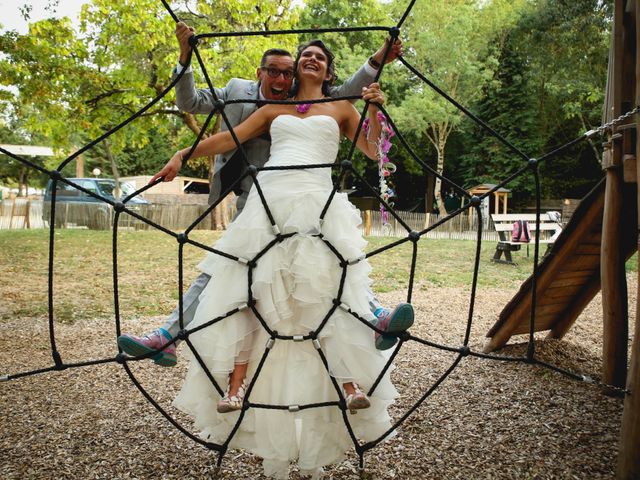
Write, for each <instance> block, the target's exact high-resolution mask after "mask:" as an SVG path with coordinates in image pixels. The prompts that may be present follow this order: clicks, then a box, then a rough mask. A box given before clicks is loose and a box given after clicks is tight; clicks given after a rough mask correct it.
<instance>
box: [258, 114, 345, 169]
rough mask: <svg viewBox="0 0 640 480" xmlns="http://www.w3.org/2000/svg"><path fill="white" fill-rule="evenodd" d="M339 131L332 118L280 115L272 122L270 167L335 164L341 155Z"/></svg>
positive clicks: (326, 116)
mask: <svg viewBox="0 0 640 480" xmlns="http://www.w3.org/2000/svg"><path fill="white" fill-rule="evenodd" d="M339 140H340V128H339V127H338V124H337V122H336V121H335V119H334V118H333V117H330V116H328V115H311V116H308V117H295V116H293V115H280V116H279V117H277V118H276V119H275V120H274V121H273V122H272V123H271V156H270V158H269V161H268V163H267V164H268V165H269V166H286V165H310V164H314V163H332V162H333V161H335V158H336V155H337V154H338V146H339Z"/></svg>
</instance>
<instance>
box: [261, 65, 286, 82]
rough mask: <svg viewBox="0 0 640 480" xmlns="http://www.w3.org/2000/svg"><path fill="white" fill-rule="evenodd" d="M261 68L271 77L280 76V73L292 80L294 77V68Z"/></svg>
mask: <svg viewBox="0 0 640 480" xmlns="http://www.w3.org/2000/svg"><path fill="white" fill-rule="evenodd" d="M260 70H262V71H263V72H267V75H269V76H270V77H271V78H278V77H279V76H280V75H282V76H283V77H284V78H285V80H291V79H292V78H293V70H280V69H279V68H275V67H260Z"/></svg>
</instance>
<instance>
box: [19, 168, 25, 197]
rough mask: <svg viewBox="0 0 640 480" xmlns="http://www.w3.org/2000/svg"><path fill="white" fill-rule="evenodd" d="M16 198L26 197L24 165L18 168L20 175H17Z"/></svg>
mask: <svg viewBox="0 0 640 480" xmlns="http://www.w3.org/2000/svg"><path fill="white" fill-rule="evenodd" d="M18 175H19V177H18V196H19V197H26V196H27V188H26V187H27V186H26V180H27V167H25V166H24V165H23V166H21V167H20V173H19V174H18Z"/></svg>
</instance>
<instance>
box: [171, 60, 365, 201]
mask: <svg viewBox="0 0 640 480" xmlns="http://www.w3.org/2000/svg"><path fill="white" fill-rule="evenodd" d="M173 76H174V78H175V76H176V71H175V69H174V71H173ZM373 80H374V77H373V76H371V75H369V73H368V72H367V70H366V69H365V68H364V66H363V67H361V68H360V69H359V70H358V71H357V72H356V73H355V74H354V75H353V76H352V77H350V78H349V79H347V80H346V81H345V82H344V83H343V84H342V85H340V86H338V87H334V88H333V89H332V91H331V96H332V97H343V96H344V97H347V96H351V95H359V94H360V93H361V91H362V87H365V86H367V85H369V84H370V83H371V82H372V81H373ZM259 88H260V84H259V83H258V82H256V81H251V80H243V79H240V78H232V79H231V80H229V83H227V85H226V86H225V87H224V88H215V89H214V90H215V92H216V95H217V97H218V98H219V99H222V100H225V101H228V100H235V99H242V98H252V99H253V98H254V99H256V100H257V99H259ZM176 104H177V106H178V108H179V109H180V110H183V111H185V112H189V113H194V114H198V113H201V114H209V113H211V111H212V110H213V95H212V94H211V91H210V90H209V89H207V88H199V89H196V87H195V81H194V78H193V72H187V73H185V74H184V76H183V77H182V78H181V79H180V81H179V82H178V83H177V84H176ZM256 108H257V107H256V105H255V104H254V103H234V104H229V105H226V106H225V109H224V111H225V114H226V115H227V118H228V119H229V123H230V124H231V126H232V127H233V128H235V127H236V126H237V125H239V124H240V123H242V122H243V121H244V120H245V119H246V118H247V117H248V116H249V115H251V114H252V113H253V112H254V111H255V110H256ZM228 129H229V127H228V125H227V124H226V122H224V121H223V122H222V126H221V131H226V130H228ZM242 147H243V148H244V151H245V153H246V155H247V160H248V161H249V163H250V164H251V165H255V166H256V167H262V166H263V165H264V164H265V163H266V162H267V160H268V159H269V149H270V147H271V139H270V138H269V137H268V136H263V137H257V138H253V139H251V140H248V141H247V142H245V143H244V144H243V145H242ZM239 157H240V153H239V152H238V151H237V149H233V150H230V151H228V152H225V153H224V154H222V155H217V156H216V158H215V162H214V168H213V177H212V178H211V181H210V191H209V204H212V203H214V202H215V201H217V200H218V198H220V195H221V194H222V193H223V192H225V191H226V190H227V189H228V188H229V187H230V186H231V185H232V184H233V182H235V181H236V180H237V179H238V177H239V176H240V175H241V174H242V173H243V169H244V164H243V162H242V160H241V158H239ZM252 185H253V179H252V178H251V177H249V176H247V177H246V178H244V179H243V180H242V181H241V182H240V185H239V186H238V188H234V191H235V193H236V194H237V195H238V200H237V209H238V211H240V210H242V208H243V207H244V204H245V202H246V200H247V195H248V194H249V190H251V186H252Z"/></svg>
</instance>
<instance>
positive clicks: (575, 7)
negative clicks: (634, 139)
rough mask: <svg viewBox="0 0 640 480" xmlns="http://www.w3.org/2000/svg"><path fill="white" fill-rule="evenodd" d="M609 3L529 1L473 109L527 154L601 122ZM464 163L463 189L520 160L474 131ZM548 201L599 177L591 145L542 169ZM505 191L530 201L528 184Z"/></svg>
mask: <svg viewBox="0 0 640 480" xmlns="http://www.w3.org/2000/svg"><path fill="white" fill-rule="evenodd" d="M609 3H610V2H605V3H603V2H600V1H598V0H580V1H577V2H566V1H563V2H553V1H546V0H537V1H534V2H530V3H529V5H528V8H527V9H526V10H525V11H524V12H523V15H522V17H521V18H520V20H519V22H518V23H517V25H516V26H515V27H514V28H513V29H512V30H511V31H510V32H509V35H508V36H507V38H506V39H505V42H504V46H503V48H502V51H501V54H500V58H499V62H500V66H499V69H498V71H497V73H496V75H495V77H494V79H493V81H492V82H491V83H490V84H489V85H488V87H487V89H486V92H485V97H484V99H482V100H481V101H480V102H479V103H478V104H477V109H478V111H479V112H480V114H481V116H482V118H484V119H485V120H487V121H488V122H489V123H490V124H491V125H492V126H493V127H494V128H495V129H496V130H497V131H498V132H501V133H502V134H503V135H505V136H506V137H507V138H508V139H509V140H510V141H512V142H513V143H514V144H515V145H516V146H518V147H519V148H520V149H521V150H523V151H524V152H525V153H526V154H527V155H529V156H540V155H541V154H543V153H545V152H547V151H550V150H551V149H553V148H554V147H556V146H558V145H561V144H563V143H565V142H567V141H568V140H571V139H573V138H575V137H577V136H579V135H580V134H582V133H584V132H585V131H586V130H588V129H589V128H590V127H591V126H594V125H597V124H598V123H599V122H600V118H601V115H602V104H603V98H604V88H605V83H606V68H607V51H608V43H609V28H610V22H611V12H610V4H609ZM467 143H468V146H469V150H470V152H469V153H468V155H466V156H465V157H464V158H463V162H462V163H463V165H464V176H465V181H466V183H467V184H468V185H471V184H473V183H480V182H486V181H488V182H492V183H495V181H496V180H498V179H499V178H504V177H506V176H507V175H508V174H509V173H511V172H513V171H515V170H516V169H517V168H519V167H520V166H522V160H520V159H518V158H517V157H516V156H515V155H514V154H512V153H511V152H509V151H508V150H507V149H506V148H505V147H503V146H502V145H500V144H499V143H498V142H497V141H496V140H495V139H493V138H490V137H488V136H486V135H482V134H481V133H480V131H479V130H478V129H477V128H476V129H473V137H469V139H468V142H467ZM541 173H542V175H543V187H544V193H545V196H547V197H555V198H558V197H560V198H562V197H580V196H582V195H584V193H586V191H587V190H588V188H589V187H590V186H591V185H593V182H594V181H595V180H596V179H597V178H599V177H600V176H601V172H600V168H599V165H598V158H597V156H596V155H595V154H594V148H593V145H589V144H587V143H584V144H581V145H580V146H578V147H577V148H575V149H573V150H572V151H570V152H567V153H566V154H564V155H563V156H560V157H557V158H554V159H553V160H551V161H549V162H546V163H543V164H542V165H541ZM509 187H510V188H511V189H512V190H513V191H514V193H515V199H516V200H518V199H521V200H525V199H527V198H531V194H532V193H533V188H534V185H533V182H532V180H531V178H530V177H521V178H519V179H517V180H515V181H514V182H513V183H512V184H510V185H509Z"/></svg>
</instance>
